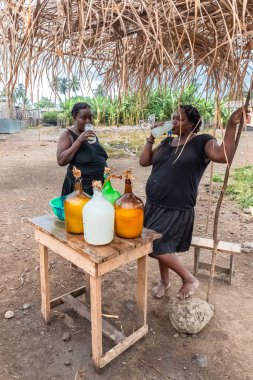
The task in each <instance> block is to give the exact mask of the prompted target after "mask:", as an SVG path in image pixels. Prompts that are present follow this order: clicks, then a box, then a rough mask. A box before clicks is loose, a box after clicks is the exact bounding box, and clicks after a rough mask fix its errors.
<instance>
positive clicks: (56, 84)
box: [50, 77, 61, 107]
mask: <svg viewBox="0 0 253 380" xmlns="http://www.w3.org/2000/svg"><path fill="white" fill-rule="evenodd" d="M60 82H61V78H59V77H54V78H53V80H52V82H51V83H50V87H51V88H52V90H53V93H54V96H55V98H54V104H55V107H56V98H58V100H61V98H60V96H59V92H60Z"/></svg>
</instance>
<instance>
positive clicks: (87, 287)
mask: <svg viewBox="0 0 253 380" xmlns="http://www.w3.org/2000/svg"><path fill="white" fill-rule="evenodd" d="M85 297H86V301H87V304H88V305H90V275H89V274H88V273H86V274H85Z"/></svg>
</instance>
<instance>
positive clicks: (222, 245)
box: [191, 236, 242, 285]
mask: <svg viewBox="0 0 253 380" xmlns="http://www.w3.org/2000/svg"><path fill="white" fill-rule="evenodd" d="M191 245H192V247H194V276H197V275H198V270H199V269H206V270H209V271H210V269H211V264H208V263H204V262H201V261H200V249H201V248H204V249H208V250H212V249H213V239H207V238H203V237H198V236H193V238H192V242H191ZM218 253H227V254H229V255H230V265H229V268H224V267H221V266H218V265H215V272H216V273H223V274H226V275H227V276H228V278H229V284H230V285H231V284H232V277H233V275H234V265H235V258H234V256H235V255H240V254H241V253H242V247H241V244H238V243H230V242H226V241H219V244H218Z"/></svg>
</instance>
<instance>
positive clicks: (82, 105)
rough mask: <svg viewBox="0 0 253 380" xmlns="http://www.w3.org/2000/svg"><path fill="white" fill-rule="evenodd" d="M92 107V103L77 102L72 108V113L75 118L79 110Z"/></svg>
mask: <svg viewBox="0 0 253 380" xmlns="http://www.w3.org/2000/svg"><path fill="white" fill-rule="evenodd" d="M87 108H89V109H91V107H90V105H89V104H88V103H76V104H74V105H73V108H72V110H71V115H72V116H73V118H75V117H77V115H78V112H79V111H80V110H83V109H87Z"/></svg>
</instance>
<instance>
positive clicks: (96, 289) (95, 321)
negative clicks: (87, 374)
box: [90, 276, 103, 369]
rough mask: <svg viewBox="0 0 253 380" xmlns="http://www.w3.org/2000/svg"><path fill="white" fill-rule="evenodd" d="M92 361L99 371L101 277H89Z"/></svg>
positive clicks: (100, 350)
mask: <svg viewBox="0 0 253 380" xmlns="http://www.w3.org/2000/svg"><path fill="white" fill-rule="evenodd" d="M90 295H91V335H92V360H93V364H94V367H95V368H96V369H99V361H100V358H101V356H102V354H103V348H102V315H101V313H102V311H101V277H93V276H90Z"/></svg>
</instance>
